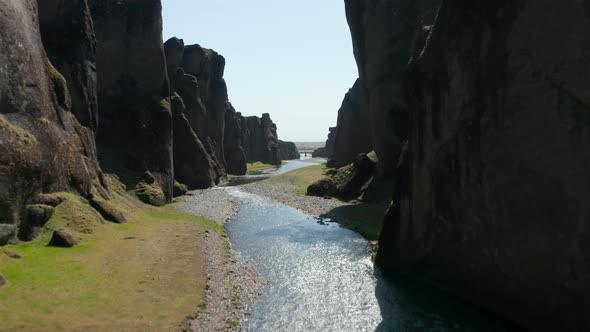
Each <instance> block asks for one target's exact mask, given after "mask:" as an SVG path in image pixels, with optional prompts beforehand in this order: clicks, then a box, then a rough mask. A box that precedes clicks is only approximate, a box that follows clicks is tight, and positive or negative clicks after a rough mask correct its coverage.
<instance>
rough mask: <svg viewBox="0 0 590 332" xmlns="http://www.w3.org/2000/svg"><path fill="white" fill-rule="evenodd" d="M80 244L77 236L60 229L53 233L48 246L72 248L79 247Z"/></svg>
mask: <svg viewBox="0 0 590 332" xmlns="http://www.w3.org/2000/svg"><path fill="white" fill-rule="evenodd" d="M79 243H80V239H79V238H78V237H77V236H75V235H73V234H71V233H70V232H68V231H66V230H63V229H59V230H57V231H55V232H53V235H52V236H51V240H50V241H49V244H47V245H48V246H50V247H59V248H71V247H73V246H76V245H78V244H79Z"/></svg>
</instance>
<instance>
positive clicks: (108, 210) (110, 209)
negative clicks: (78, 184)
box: [89, 198, 127, 224]
mask: <svg viewBox="0 0 590 332" xmlns="http://www.w3.org/2000/svg"><path fill="white" fill-rule="evenodd" d="M89 203H90V206H92V207H93V208H94V209H95V210H96V211H98V213H100V215H101V216H102V217H103V218H104V219H105V220H107V221H110V222H114V223H117V224H124V223H126V222H127V218H126V217H125V215H124V214H123V212H121V210H119V209H118V208H116V207H114V206H113V205H112V204H111V203H110V202H108V201H105V200H102V199H99V198H92V199H90V201H89Z"/></svg>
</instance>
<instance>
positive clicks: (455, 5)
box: [377, 0, 590, 331]
mask: <svg viewBox="0 0 590 332" xmlns="http://www.w3.org/2000/svg"><path fill="white" fill-rule="evenodd" d="M589 17H590V15H588V7H587V6H585V5H584V2H582V1H576V0H564V1H559V2H556V1H551V0H538V1H532V0H531V1H516V2H515V1H486V0H472V1H461V0H449V1H445V2H444V4H443V5H442V8H441V9H440V11H439V14H438V18H437V22H436V24H435V25H434V27H433V28H432V32H431V34H430V36H429V37H428V42H427V43H426V46H425V47H424V48H423V49H421V50H420V51H418V52H415V53H418V54H420V56H419V57H418V58H416V59H415V61H414V62H413V64H412V66H411V70H410V71H409V73H408V81H407V83H406V87H405V90H406V91H407V105H408V117H409V124H410V126H409V129H410V130H409V135H408V147H407V152H405V153H404V156H403V158H402V162H401V166H400V168H399V169H398V177H397V178H398V180H399V181H398V186H397V188H396V194H395V197H394V200H393V202H394V205H393V207H392V209H391V210H390V211H389V213H388V217H387V219H386V221H385V227H384V229H383V231H382V233H381V238H380V241H379V252H378V255H377V264H378V265H379V266H381V267H382V268H383V269H384V270H385V271H389V272H396V273H403V274H407V275H410V276H413V277H414V278H419V279H421V280H424V281H427V282H429V283H432V284H435V285H438V286H440V287H444V288H446V289H448V290H451V291H453V292H455V293H456V294H459V295H461V296H462V297H464V298H466V299H468V300H470V301H472V302H475V303H478V304H480V305H481V306H483V307H485V308H488V309H490V310H493V311H495V312H497V313H499V314H501V315H502V316H504V317H507V318H508V319H510V320H513V321H515V322H518V323H519V324H521V325H523V326H524V327H525V328H527V329H529V330H531V331H588V330H590V316H588V310H590V279H589V278H588V275H590V228H589V227H588V216H589V215H590V212H589V205H588V200H589V199H590V173H589V172H588V170H589V169H590V141H589V140H588V134H589V133H590V122H589V121H588V117H587V115H588V111H589V110H590V90H589V89H588V87H589V86H590V61H589V59H590V47H589V45H590V44H589V39H588V34H587V33H586V34H584V33H581V31H584V30H585V29H588V27H589V26H590V23H589Z"/></svg>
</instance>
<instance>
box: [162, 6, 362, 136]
mask: <svg viewBox="0 0 590 332" xmlns="http://www.w3.org/2000/svg"><path fill="white" fill-rule="evenodd" d="M162 6H163V19H164V41H166V40H167V39H168V38H170V37H174V36H176V37H178V38H182V39H184V43H185V45H190V44H199V45H201V46H203V47H205V48H212V49H214V50H215V51H217V52H218V53H220V54H222V55H223V56H224V57H225V59H226V67H225V80H226V82H227V86H228V92H229V99H230V101H231V103H232V104H233V105H234V107H235V108H236V110H237V111H238V112H242V114H243V115H245V116H250V115H258V116H261V115H262V113H270V115H271V118H272V119H273V121H274V122H275V123H276V124H277V127H278V135H279V138H280V139H282V140H286V141H296V142H321V141H325V140H326V138H327V135H328V128H329V127H333V126H335V125H336V120H337V117H338V109H339V108H340V105H341V104H342V99H343V98H344V94H345V93H346V92H347V91H348V90H349V89H350V87H352V85H353V84H354V81H355V80H356V78H357V77H358V72H357V67H356V64H355V61H354V56H353V51H352V41H351V37H350V31H349V29H348V25H347V23H346V16H345V12H344V1H342V0H297V1H286V0H162Z"/></svg>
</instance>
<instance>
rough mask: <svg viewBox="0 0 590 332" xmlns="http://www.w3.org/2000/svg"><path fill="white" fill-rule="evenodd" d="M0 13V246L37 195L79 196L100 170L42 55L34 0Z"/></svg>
mask: <svg viewBox="0 0 590 332" xmlns="http://www.w3.org/2000/svg"><path fill="white" fill-rule="evenodd" d="M82 9H83V8H82ZM82 9H81V10H82ZM0 12H1V13H3V14H2V15H0V43H1V44H2V45H1V46H2V47H0V63H1V64H2V66H3V70H1V71H0V96H2V97H1V98H0V244H5V243H7V242H14V241H16V240H17V234H18V231H17V228H18V225H19V224H20V223H21V222H22V220H24V219H25V218H26V212H25V206H26V205H27V204H28V202H30V201H31V200H32V198H33V197H34V196H35V195H36V194H37V193H39V192H42V191H45V192H54V191H71V192H76V193H79V194H82V195H86V194H88V193H89V192H90V189H91V187H92V186H100V185H101V183H100V182H101V181H100V180H101V171H100V169H99V167H98V162H97V158H96V154H95V150H94V148H93V146H94V145H93V144H94V143H93V135H92V131H91V130H89V129H88V128H85V127H83V126H82V125H81V124H80V123H79V121H78V119H77V118H76V116H74V113H73V106H72V105H73V104H72V98H71V97H70V92H69V89H68V85H67V83H66V81H65V79H64V77H63V76H62V74H61V73H60V72H59V71H58V70H57V69H56V68H55V67H54V66H53V65H52V64H51V62H50V61H49V59H48V58H47V56H46V53H45V50H44V48H43V42H42V39H41V34H40V31H39V22H38V21H37V18H38V14H37V13H38V10H37V3H36V1H33V0H18V1H16V0H6V1H2V2H1V3H0ZM80 33H81V34H85V33H87V31H86V30H85V31H83V32H80ZM81 39H83V38H81ZM81 39H73V41H72V44H76V43H78V42H80V43H81V44H80V45H75V46H73V48H75V49H78V48H77V47H79V48H80V49H85V47H86V46H87V45H88V44H86V43H85V41H84V40H81ZM82 43H84V45H82ZM15 45H19V46H18V47H16V46H15ZM63 51H64V52H66V53H68V54H69V55H70V56H72V57H75V56H76V54H74V53H75V52H73V51H72V54H70V51H71V50H69V49H67V50H63ZM82 57H83V56H82ZM66 67H67V66H66ZM66 67H64V68H66ZM84 68H87V67H84V66H83V67H80V68H79V69H80V70H84ZM81 75H82V76H83V74H81ZM82 76H80V77H82ZM90 82H91V79H90V78H89V79H88V81H87V82H86V83H87V85H85V86H84V87H81V89H84V88H87V87H89V86H90V84H91V83H90ZM86 83H84V84H86ZM81 84H82V83H81ZM74 99H76V98H74ZM91 99H92V98H90V97H89V99H88V100H89V102H90V104H91V103H92V102H91ZM76 100H77V99H76ZM82 104H83V103H82ZM90 104H89V105H88V108H86V109H85V108H84V107H82V106H80V105H79V104H77V101H76V102H75V104H74V105H76V106H75V107H76V111H75V112H76V114H78V112H80V113H84V112H86V113H87V114H89V115H90V114H92V113H93V112H94V111H93V110H92V107H91V106H90Z"/></svg>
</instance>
